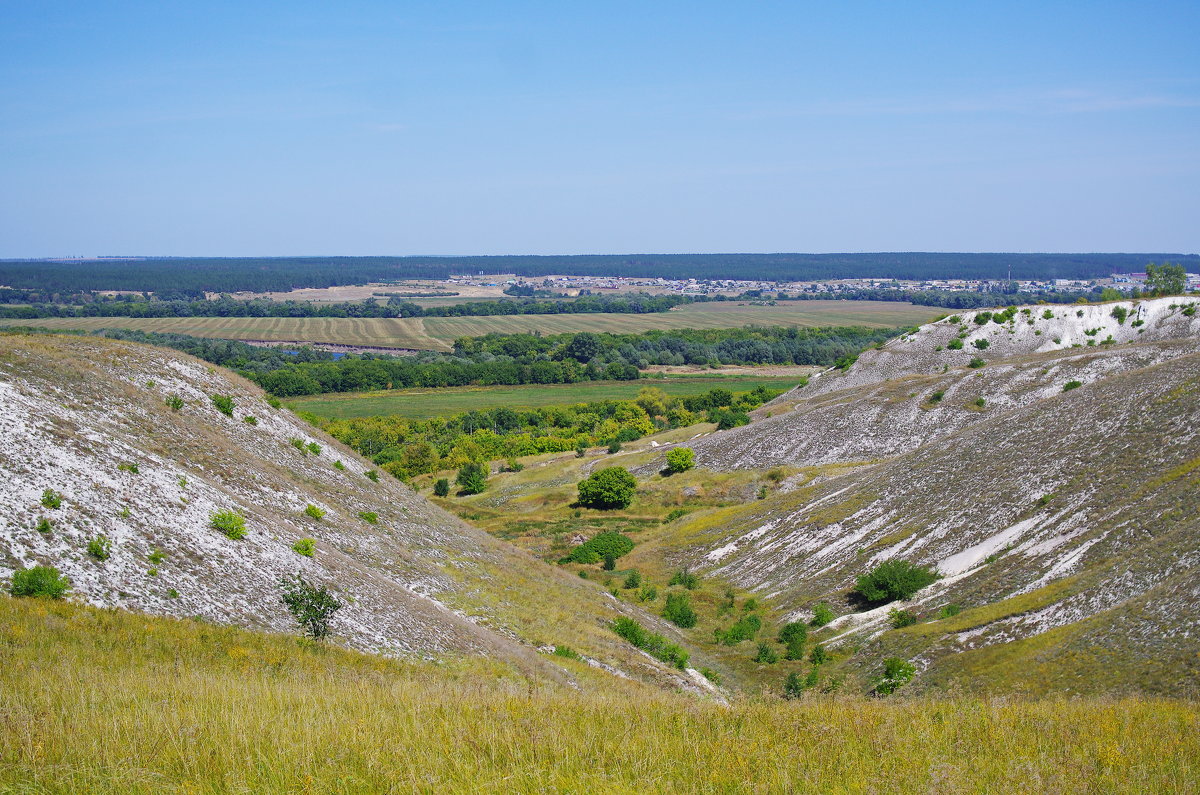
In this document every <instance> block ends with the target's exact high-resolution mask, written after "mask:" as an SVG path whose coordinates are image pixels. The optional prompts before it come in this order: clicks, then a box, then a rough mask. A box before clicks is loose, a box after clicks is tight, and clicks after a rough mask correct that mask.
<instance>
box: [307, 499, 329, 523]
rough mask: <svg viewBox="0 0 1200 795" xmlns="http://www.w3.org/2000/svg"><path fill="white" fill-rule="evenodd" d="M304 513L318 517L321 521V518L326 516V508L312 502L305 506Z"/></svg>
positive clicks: (314, 517)
mask: <svg viewBox="0 0 1200 795" xmlns="http://www.w3.org/2000/svg"><path fill="white" fill-rule="evenodd" d="M304 515H305V516H311V517H312V518H313V519H316V520H317V521H318V522H319V521H321V519H323V518H325V509H324V508H320V507H318V506H316V505H313V504H312V503H311V502H310V503H309V504H308V505H305V506H304Z"/></svg>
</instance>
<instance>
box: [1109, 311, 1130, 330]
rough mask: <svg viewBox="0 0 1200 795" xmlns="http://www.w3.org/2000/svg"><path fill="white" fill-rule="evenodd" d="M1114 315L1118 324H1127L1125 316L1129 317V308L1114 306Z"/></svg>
mask: <svg viewBox="0 0 1200 795" xmlns="http://www.w3.org/2000/svg"><path fill="white" fill-rule="evenodd" d="M1112 316H1113V317H1115V318H1116V319H1117V324H1118V325H1122V326H1123V325H1125V318H1127V317H1129V310H1128V309H1126V308H1125V307H1123V306H1114V307H1113V310H1112Z"/></svg>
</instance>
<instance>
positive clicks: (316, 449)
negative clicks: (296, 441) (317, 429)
mask: <svg viewBox="0 0 1200 795" xmlns="http://www.w3.org/2000/svg"><path fill="white" fill-rule="evenodd" d="M308 452H310V453H312V454H313V455H320V454H321V445H319V444H317V443H316V442H309V443H308Z"/></svg>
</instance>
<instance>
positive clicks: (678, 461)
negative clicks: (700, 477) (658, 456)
mask: <svg viewBox="0 0 1200 795" xmlns="http://www.w3.org/2000/svg"><path fill="white" fill-rule="evenodd" d="M694 466H696V454H695V453H694V452H693V451H692V448H690V447H676V448H674V449H671V450H668V451H667V471H668V472H672V473H674V472H687V471H688V470H689V469H691V468H692V467H694Z"/></svg>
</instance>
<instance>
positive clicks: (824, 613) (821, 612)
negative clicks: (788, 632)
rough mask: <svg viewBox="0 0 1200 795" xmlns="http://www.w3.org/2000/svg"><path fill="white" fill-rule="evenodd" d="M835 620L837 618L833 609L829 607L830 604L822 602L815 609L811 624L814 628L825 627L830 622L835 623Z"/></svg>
mask: <svg viewBox="0 0 1200 795" xmlns="http://www.w3.org/2000/svg"><path fill="white" fill-rule="evenodd" d="M834 618H836V616H835V615H834V614H833V608H832V607H830V606H829V603H828V602H821V603H820V604H818V605H817V606H816V607H814V608H813V617H812V621H810V622H809V623H810V624H811V625H812V626H814V627H823V626H825V625H826V624H828V623H829V622H830V621H833V619H834Z"/></svg>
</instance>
